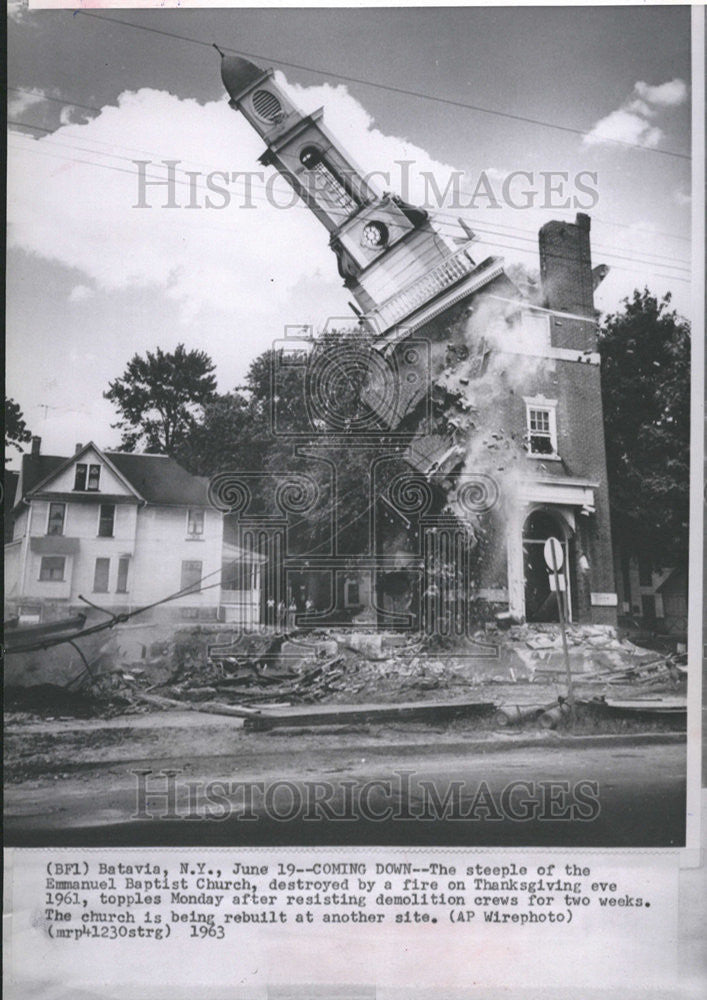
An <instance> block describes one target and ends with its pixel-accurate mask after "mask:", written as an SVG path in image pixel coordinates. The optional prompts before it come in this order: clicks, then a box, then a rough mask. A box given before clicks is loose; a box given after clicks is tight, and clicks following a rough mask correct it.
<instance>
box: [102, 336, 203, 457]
mask: <svg viewBox="0 0 707 1000" xmlns="http://www.w3.org/2000/svg"><path fill="white" fill-rule="evenodd" d="M214 370H215V369H214V363H213V361H212V360H211V358H210V357H209V356H208V354H205V353H204V351H198V350H191V351H187V350H186V348H185V347H184V344H178V345H177V347H176V349H175V351H174V353H173V354H170V353H169V352H165V351H162V349H161V348H159V347H158V348H157V350H156V351H155V352H154V354H153V353H151V352H150V351H147V352H146V355H145V357H144V358H143V357H140V355H138V354H136V355H135V356H134V357H133V358H132V359H131V360H130V361H129V362H128V366H127V368H126V369H125V372H124V373H123V374H122V375H121V377H120V378H117V379H115V380H114V381H113V382H110V383H109V386H110V388H109V389H108V390H107V391H106V392H104V394H103V395H104V397H105V398H106V399H109V400H110V401H111V402H112V403H114V404H115V406H116V408H117V410H118V412H119V414H120V420H118V422H117V423H115V424H113V425H112V426H113V427H115V428H117V429H118V430H120V431H121V434H122V437H121V446H122V447H123V448H125V449H126V450H127V451H135V450H136V449H137V448H138V447H142V448H143V449H144V450H146V451H153V452H164V453H166V454H169V455H172V454H174V453H175V452H176V450H177V449H178V447H179V445H180V444H181V443H182V442H183V441H184V440H185V438H186V437H187V435H188V434H189V433H190V431H192V430H193V429H194V428H195V427H196V426H197V425H198V422H199V420H200V419H201V417H202V416H203V412H204V407H205V406H207V405H208V404H209V403H211V402H212V401H213V400H214V399H215V396H216V377H215V376H214V375H213V374H212V373H213V371H214Z"/></svg>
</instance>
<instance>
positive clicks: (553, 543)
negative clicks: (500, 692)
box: [543, 537, 575, 729]
mask: <svg viewBox="0 0 707 1000" xmlns="http://www.w3.org/2000/svg"><path fill="white" fill-rule="evenodd" d="M543 555H544V556H545V563H546V564H547V566H548V568H549V569H550V570H552V573H553V576H554V581H555V594H556V595H557V610H558V615H559V618H560V632H561V634H562V651H563V653H564V657H565V670H566V672H567V704H568V705H569V707H570V728H571V729H574V722H575V703H574V683H573V681H572V668H571V666H570V654H569V649H568V647H567V625H566V618H565V606H564V598H563V596H562V595H563V590H562V589H561V587H560V574H559V571H560V569H562V564H563V563H564V560H565V554H564V552H563V550H562V545H561V543H560V541H559V539H557V538H554V537H550V538H548V540H547V541H546V542H545V545H544V548H543ZM564 582H565V581H564V578H563V579H562V583H564Z"/></svg>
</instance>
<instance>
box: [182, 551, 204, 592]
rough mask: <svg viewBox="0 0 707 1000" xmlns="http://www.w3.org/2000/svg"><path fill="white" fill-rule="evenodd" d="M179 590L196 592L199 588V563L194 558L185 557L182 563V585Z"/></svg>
mask: <svg viewBox="0 0 707 1000" xmlns="http://www.w3.org/2000/svg"><path fill="white" fill-rule="evenodd" d="M180 590H188V591H190V593H192V594H196V593H198V592H199V591H200V590H201V563H200V562H199V561H198V560H196V559H185V560H184V562H183V563H182V585H181V587H180Z"/></svg>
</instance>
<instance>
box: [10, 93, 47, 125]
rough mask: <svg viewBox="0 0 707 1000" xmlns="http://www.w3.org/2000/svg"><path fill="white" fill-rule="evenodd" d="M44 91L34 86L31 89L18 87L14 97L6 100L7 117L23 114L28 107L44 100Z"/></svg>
mask: <svg viewBox="0 0 707 1000" xmlns="http://www.w3.org/2000/svg"><path fill="white" fill-rule="evenodd" d="M45 97H46V95H45V93H44V91H43V90H39V89H38V88H36V87H33V88H31V89H28V88H22V89H20V90H19V91H18V92H17V93H16V94H15V96H14V97H11V98H10V99H9V101H8V102H7V115H8V118H15V117H17V115H21V114H23V113H24V112H25V111H26V110H27V109H28V108H31V107H33V106H34V105H35V104H41V103H42V101H43V100H45Z"/></svg>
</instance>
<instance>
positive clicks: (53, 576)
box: [39, 556, 66, 583]
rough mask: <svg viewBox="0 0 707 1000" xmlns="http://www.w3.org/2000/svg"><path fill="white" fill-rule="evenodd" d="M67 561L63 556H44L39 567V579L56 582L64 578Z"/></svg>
mask: <svg viewBox="0 0 707 1000" xmlns="http://www.w3.org/2000/svg"><path fill="white" fill-rule="evenodd" d="M65 563H66V560H65V559H64V557H63V556H42V562H41V565H40V567H39V579H40V580H43V581H44V582H45V583H46V582H48V581H53V582H56V581H58V580H63V579H64V566H65Z"/></svg>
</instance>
